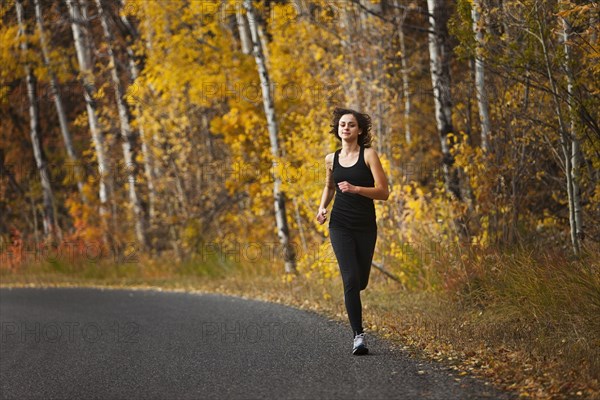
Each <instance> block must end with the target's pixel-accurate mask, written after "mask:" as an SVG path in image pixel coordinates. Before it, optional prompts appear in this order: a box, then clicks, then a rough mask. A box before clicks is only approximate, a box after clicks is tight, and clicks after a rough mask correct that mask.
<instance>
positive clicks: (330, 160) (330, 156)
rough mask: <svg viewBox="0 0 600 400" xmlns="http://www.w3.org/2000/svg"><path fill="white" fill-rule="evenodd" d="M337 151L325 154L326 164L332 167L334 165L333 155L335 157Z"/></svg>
mask: <svg viewBox="0 0 600 400" xmlns="http://www.w3.org/2000/svg"><path fill="white" fill-rule="evenodd" d="M334 155H335V153H329V154H327V155H326V156H325V164H326V165H327V166H328V167H332V166H333V157H334Z"/></svg>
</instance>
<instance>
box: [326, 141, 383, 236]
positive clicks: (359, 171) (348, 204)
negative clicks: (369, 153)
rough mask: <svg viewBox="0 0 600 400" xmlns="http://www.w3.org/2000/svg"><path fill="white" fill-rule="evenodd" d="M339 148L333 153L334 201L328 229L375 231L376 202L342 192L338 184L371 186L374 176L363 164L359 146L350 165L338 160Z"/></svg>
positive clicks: (363, 156) (363, 155) (362, 153)
mask: <svg viewBox="0 0 600 400" xmlns="http://www.w3.org/2000/svg"><path fill="white" fill-rule="evenodd" d="M340 151H341V149H338V150H336V152H335V154H334V156H333V181H334V182H335V201H334V202H333V209H332V210H331V219H330V221H329V227H330V228H347V229H352V230H359V231H370V230H376V229H377V224H376V221H375V205H374V204H373V199H370V198H368V197H365V196H362V195H360V194H357V193H347V192H346V193H344V192H342V191H341V190H340V188H339V187H338V183H340V182H344V181H347V182H349V183H350V184H352V185H355V186H363V187H374V186H375V179H373V174H372V173H371V170H370V169H369V167H368V166H367V164H366V163H365V148H364V146H360V153H359V154H358V160H357V161H356V163H355V164H354V165H353V166H351V167H343V166H342V165H340V163H339V160H338V158H339V154H340Z"/></svg>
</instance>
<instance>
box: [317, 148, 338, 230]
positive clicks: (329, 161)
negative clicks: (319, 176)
mask: <svg viewBox="0 0 600 400" xmlns="http://www.w3.org/2000/svg"><path fill="white" fill-rule="evenodd" d="M325 168H326V173H325V187H324V188H323V194H322V195H321V204H320V205H319V211H318V212H317V221H319V223H320V224H321V225H323V224H324V223H325V221H327V206H328V205H329V203H330V202H331V200H332V199H333V196H334V194H335V184H334V182H333V153H331V154H327V156H326V157H325Z"/></svg>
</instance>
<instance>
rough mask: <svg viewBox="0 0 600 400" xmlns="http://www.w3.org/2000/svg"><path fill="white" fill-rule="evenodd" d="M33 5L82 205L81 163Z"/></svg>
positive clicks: (36, 3)
mask: <svg viewBox="0 0 600 400" xmlns="http://www.w3.org/2000/svg"><path fill="white" fill-rule="evenodd" d="M33 3H34V6H35V18H36V23H37V27H38V32H39V36H40V47H41V50H42V57H43V60H44V64H45V65H46V69H47V70H48V75H49V78H50V90H51V94H52V98H53V100H54V106H55V108H56V114H57V115H58V123H59V125H60V132H61V134H62V138H63V143H64V144H65V150H66V151H67V156H68V157H69V160H70V162H71V163H72V165H73V174H72V175H73V177H74V179H75V180H76V182H77V189H78V190H79V194H80V196H81V201H82V202H83V203H87V198H86V196H85V194H84V192H83V180H82V179H81V174H80V173H79V167H80V163H81V161H80V160H79V156H78V155H77V153H76V152H75V147H74V146H73V140H72V138H71V132H70V130H69V122H68V119H67V114H66V112H65V107H64V104H63V99H62V94H61V92H60V87H59V84H58V79H57V77H56V73H55V71H54V68H53V66H52V63H51V60H50V50H49V48H48V41H47V39H46V29H45V27H44V16H43V14H42V7H41V6H40V0H33Z"/></svg>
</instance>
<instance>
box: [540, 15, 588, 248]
mask: <svg viewBox="0 0 600 400" xmlns="http://www.w3.org/2000/svg"><path fill="white" fill-rule="evenodd" d="M535 11H536V13H537V18H538V19H537V23H538V29H539V40H540V42H541V45H542V52H543V56H544V61H545V64H546V73H547V75H548V81H549V83H550V91H551V94H552V100H553V102H554V111H555V113H556V117H557V119H558V130H559V135H560V145H561V149H562V152H563V156H564V160H565V177H566V180H567V199H568V204H569V224H570V228H571V243H572V246H573V253H575V255H579V250H580V246H579V239H578V237H577V226H576V222H575V201H574V193H573V175H572V174H573V172H572V169H573V166H572V164H571V155H572V151H573V150H572V146H571V140H570V137H569V136H570V135H569V133H568V132H567V127H566V125H565V121H564V119H563V116H562V110H561V107H560V100H559V96H558V88H557V85H556V81H555V80H554V76H553V75H552V67H551V64H550V56H549V54H548V47H547V45H546V36H545V33H544V29H545V27H544V25H543V23H542V21H541V20H540V15H539V10H538V9H537V6H536V7H535Z"/></svg>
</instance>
